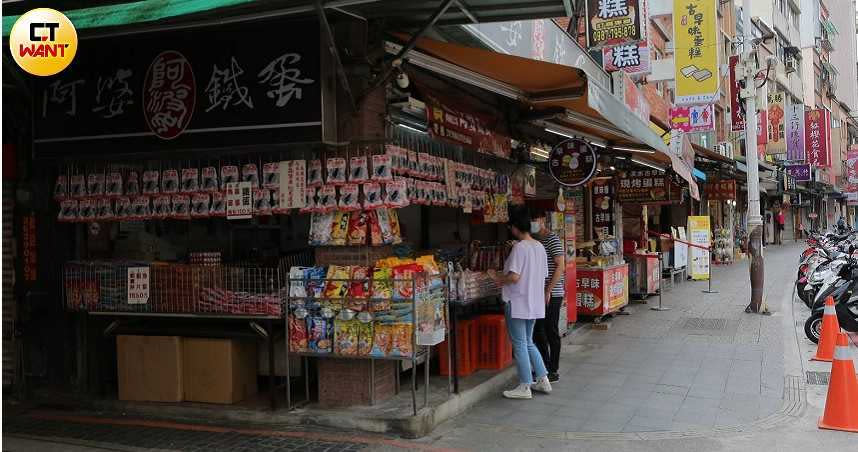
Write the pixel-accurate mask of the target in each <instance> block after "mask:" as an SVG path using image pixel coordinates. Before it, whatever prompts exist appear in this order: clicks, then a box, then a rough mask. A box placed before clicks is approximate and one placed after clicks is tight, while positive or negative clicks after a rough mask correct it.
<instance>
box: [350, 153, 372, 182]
mask: <svg viewBox="0 0 858 452" xmlns="http://www.w3.org/2000/svg"><path fill="white" fill-rule="evenodd" d="M367 179H369V164H368V163H367V161H366V156H365V155H362V156H360V157H352V158H350V159H349V182H366V180H367Z"/></svg>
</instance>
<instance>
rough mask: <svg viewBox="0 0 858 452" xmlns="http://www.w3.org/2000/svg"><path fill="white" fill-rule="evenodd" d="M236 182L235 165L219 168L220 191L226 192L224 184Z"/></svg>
mask: <svg viewBox="0 0 858 452" xmlns="http://www.w3.org/2000/svg"><path fill="white" fill-rule="evenodd" d="M233 182H238V167H237V166H235V165H225V166H222V167H221V168H220V189H221V191H223V190H226V184H231V183H233Z"/></svg>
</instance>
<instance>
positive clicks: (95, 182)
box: [86, 173, 104, 196]
mask: <svg viewBox="0 0 858 452" xmlns="http://www.w3.org/2000/svg"><path fill="white" fill-rule="evenodd" d="M86 194H87V195H89V196H101V195H103V194H104V173H89V174H88V175H87V176H86Z"/></svg>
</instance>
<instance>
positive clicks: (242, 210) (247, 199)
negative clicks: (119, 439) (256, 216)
mask: <svg viewBox="0 0 858 452" xmlns="http://www.w3.org/2000/svg"><path fill="white" fill-rule="evenodd" d="M252 212H253V190H252V184H251V182H230V183H228V184H226V218H227V220H246V219H248V218H250V216H251V213H252Z"/></svg>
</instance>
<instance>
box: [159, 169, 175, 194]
mask: <svg viewBox="0 0 858 452" xmlns="http://www.w3.org/2000/svg"><path fill="white" fill-rule="evenodd" d="M178 192H179V172H178V171H176V170H174V169H167V170H164V171H163V172H162V173H161V193H166V194H173V193H178Z"/></svg>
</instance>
